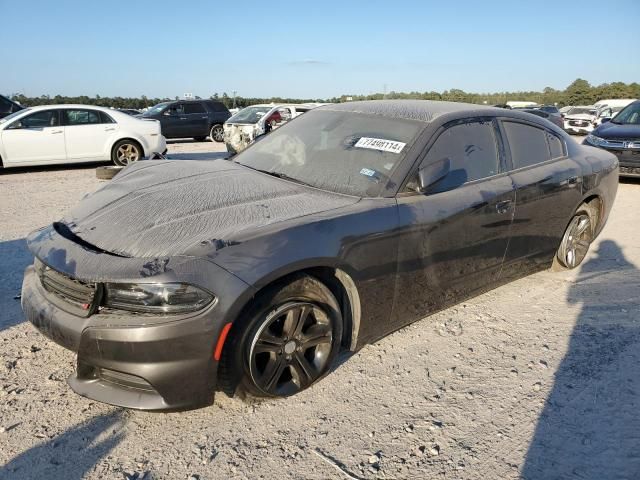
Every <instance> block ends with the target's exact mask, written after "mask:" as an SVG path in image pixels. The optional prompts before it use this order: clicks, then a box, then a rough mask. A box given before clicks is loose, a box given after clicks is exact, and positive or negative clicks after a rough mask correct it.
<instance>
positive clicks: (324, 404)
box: [0, 143, 640, 480]
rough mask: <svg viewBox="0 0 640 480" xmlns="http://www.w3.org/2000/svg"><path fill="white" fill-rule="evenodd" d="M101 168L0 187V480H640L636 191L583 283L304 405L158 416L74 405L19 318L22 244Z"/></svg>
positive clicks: (446, 333) (430, 321)
mask: <svg viewBox="0 0 640 480" xmlns="http://www.w3.org/2000/svg"><path fill="white" fill-rule="evenodd" d="M169 151H170V153H173V154H174V158H187V157H190V156H193V157H196V158H199V159H203V160H206V159H208V158H218V157H221V156H223V154H222V153H216V151H217V152H220V151H221V148H220V145H216V144H212V143H200V144H198V143H172V144H171V145H170V148H169ZM189 152H192V153H189ZM94 168H95V166H86V165H85V166H79V167H74V168H48V169H45V168H41V169H32V170H22V171H16V172H7V173H3V174H0V199H1V202H0V265H1V269H0V345H1V346H0V356H1V362H0V465H2V466H1V467H0V478H1V479H40V478H42V479H44V478H47V479H49V478H50V479H54V478H55V479H57V478H62V479H77V478H107V479H141V478H145V479H152V478H153V479H165V478H166V479H189V478H191V479H218V478H219V479H227V478H249V479H254V478H269V479H270V478H296V479H299V478H311V479H326V478H336V479H340V478H367V479H368V478H396V479H405V478H447V479H449V478H450V479H457V478H461V479H476V478H482V479H508V478H518V477H523V478H527V479H567V478H575V479H629V480H631V479H638V478H640V448H639V447H640V415H639V414H638V412H639V409H640V397H639V395H640V368H638V366H639V365H640V321H639V320H640V319H639V314H640V272H639V270H638V268H639V267H640V244H638V238H639V236H640V222H639V221H638V220H639V219H640V213H639V212H640V210H639V206H640V182H637V181H624V182H623V183H622V184H621V185H620V189H619V191H618V198H617V200H616V204H615V206H614V209H613V213H612V215H611V218H610V220H609V223H608V225H607V226H606V228H605V230H604V232H603V233H602V234H601V235H600V237H599V238H598V240H597V242H596V243H595V244H594V245H593V246H592V250H591V252H590V254H589V256H588V257H587V259H586V260H585V263H584V264H583V265H582V267H581V268H579V269H578V270H577V271H573V272H564V273H552V272H542V273H539V274H536V275H533V276H531V277H528V278H524V279H522V280H519V281H516V282H514V283H512V284H509V285H506V286H504V287H501V288H499V289H497V290H494V291H492V292H490V293H487V294H485V295H482V296H480V297H477V298H475V299H473V300H471V301H468V302H466V303H464V304H460V305H458V306H456V307H454V308H450V309H448V310H445V311H443V312H441V313H439V314H436V315H434V316H431V317H429V318H426V319H424V320H422V321H420V322H418V323H415V324H414V325H412V326H410V327H407V328H405V329H403V330H401V331H399V332H397V333H395V334H393V335H391V336H389V337H387V338H386V339H384V340H382V341H380V342H378V343H377V344H375V345H370V346H367V347H365V348H364V349H363V350H361V351H360V352H358V353H356V354H355V355H353V356H351V357H350V358H347V357H343V358H342V361H341V362H340V365H339V366H338V367H337V368H336V370H335V371H334V372H333V373H332V374H331V375H329V376H328V377H327V378H325V379H324V380H323V381H322V382H320V384H318V385H317V386H315V387H314V388H312V389H310V390H307V391H305V392H303V393H302V394H299V395H297V396H296V397H293V398H290V399H287V400H281V401H266V402H263V403H256V404H253V405H247V404H244V403H242V402H240V401H239V400H232V399H229V398H227V397H226V396H224V395H222V394H219V395H218V396H217V397H216V401H215V404H214V405H213V406H211V407H209V408H205V409H200V410H195V411H189V412H181V413H168V414H167V413H146V412H138V411H130V410H123V409H120V408H116V407H111V406H108V405H104V404H100V403H96V402H93V401H90V400H87V399H85V398H82V397H80V396H78V395H76V394H75V393H73V392H72V391H71V390H70V388H69V387H68V386H67V384H66V383H65V379H66V377H67V376H68V375H70V374H71V373H72V371H73V368H74V360H75V359H74V355H73V354H72V353H71V352H69V351H66V350H64V349H63V348H61V347H59V346H57V345H55V344H53V343H52V342H50V341H48V340H46V339H45V338H44V337H43V336H42V335H41V334H39V333H38V332H37V331H36V330H35V329H34V328H32V327H31V326H30V325H29V324H27V323H25V322H24V320H23V317H22V312H21V310H20V301H19V299H18V298H17V297H18V295H19V293H20V284H21V279H22V271H23V269H24V268H25V266H26V265H28V264H29V263H30V262H31V258H30V256H29V255H28V253H27V252H26V250H25V244H24V240H23V239H24V237H25V235H26V234H27V233H28V232H29V231H31V230H32V229H34V228H36V227H39V226H42V225H44V224H47V223H49V222H51V221H53V220H55V219H57V218H59V217H60V216H61V215H62V214H63V212H65V211H66V210H67V209H68V208H69V207H70V206H72V205H73V204H75V203H76V202H77V201H78V200H79V199H80V198H81V197H82V196H83V195H84V194H85V193H86V192H90V191H92V190H94V189H96V188H98V187H99V186H100V185H101V184H102V182H101V181H99V180H96V178H95V175H94Z"/></svg>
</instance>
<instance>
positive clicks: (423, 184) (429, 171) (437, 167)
mask: <svg viewBox="0 0 640 480" xmlns="http://www.w3.org/2000/svg"><path fill="white" fill-rule="evenodd" d="M450 170H451V161H450V160H449V159H448V158H443V159H442V160H438V161H437V162H435V163H432V164H431V165H426V166H425V167H422V168H421V169H420V170H418V189H419V191H420V193H427V191H428V190H429V187H431V186H432V185H434V184H435V183H437V182H439V181H440V180H442V179H443V178H444V177H446V176H447V175H448V174H449V171H450Z"/></svg>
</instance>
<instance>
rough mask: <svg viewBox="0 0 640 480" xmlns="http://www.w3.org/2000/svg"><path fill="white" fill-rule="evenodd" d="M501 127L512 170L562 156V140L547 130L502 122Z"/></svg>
mask: <svg viewBox="0 0 640 480" xmlns="http://www.w3.org/2000/svg"><path fill="white" fill-rule="evenodd" d="M503 126H504V130H505V132H506V134H507V141H508V142H509V150H510V151H511V161H512V162H513V168H514V169H518V168H523V167H529V166H531V165H536V164H538V163H542V162H546V161H547V160H551V159H552V158H559V157H562V156H564V145H563V142H562V140H560V139H559V138H558V137H557V136H556V135H554V134H552V133H551V132H548V131H547V130H544V129H542V128H537V127H534V126H531V125H526V124H524V123H516V122H504V123H503Z"/></svg>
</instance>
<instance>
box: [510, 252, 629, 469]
mask: <svg viewBox="0 0 640 480" xmlns="http://www.w3.org/2000/svg"><path fill="white" fill-rule="evenodd" d="M567 302H568V303H570V304H579V305H581V311H580V314H579V316H578V318H577V321H576V324H575V327H574V329H573V332H572V334H571V338H570V339H569V345H568V349H567V353H566V355H565V357H564V359H563V360H562V362H561V363H560V365H559V367H558V369H557V371H556V373H555V383H554V386H553V388H552V390H551V393H550V394H549V396H548V398H547V400H546V402H545V406H544V409H543V412H542V414H541V415H540V418H539V420H538V424H537V426H536V430H535V434H534V437H533V440H532V442H531V444H530V446H529V450H528V452H527V456H526V459H525V463H524V466H523V469H522V478H524V479H526V480H537V479H545V480H554V479H568V478H579V479H583V480H584V479H593V480H595V479H598V480H601V479H605V478H606V479H629V480H631V479H637V478H640V449H639V448H638V447H639V446H640V415H638V409H639V408H640V318H639V313H640V271H639V270H638V268H637V267H636V266H635V265H633V264H632V263H630V262H629V261H627V260H626V259H625V257H624V254H623V252H622V250H621V249H620V247H619V246H618V245H617V244H616V243H615V242H614V241H611V240H605V241H603V242H601V243H600V246H599V248H598V251H597V252H596V255H593V254H592V255H591V259H590V260H589V261H588V262H586V263H585V264H583V266H582V267H581V270H580V272H579V274H578V275H577V278H576V280H575V282H574V283H573V285H572V286H571V288H570V290H569V294H568V298H567Z"/></svg>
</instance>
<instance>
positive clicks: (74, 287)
mask: <svg viewBox="0 0 640 480" xmlns="http://www.w3.org/2000/svg"><path fill="white" fill-rule="evenodd" d="M35 267H36V272H37V274H38V278H40V283H41V284H42V287H43V288H44V289H45V290H46V291H47V292H49V293H51V294H53V295H54V296H55V297H56V298H57V299H59V300H61V302H55V303H56V305H57V306H59V307H60V308H62V309H64V310H67V311H70V312H71V313H75V314H79V315H81V316H88V315H89V313H90V310H91V306H92V304H93V301H94V299H95V296H96V284H95V283H87V282H82V281H80V280H76V279H75V278H71V277H69V276H67V275H64V274H63V273H60V272H58V271H56V270H53V269H52V268H51V267H48V266H47V265H45V264H44V263H42V262H41V261H40V260H38V259H36V261H35ZM65 307H66V308H65Z"/></svg>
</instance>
